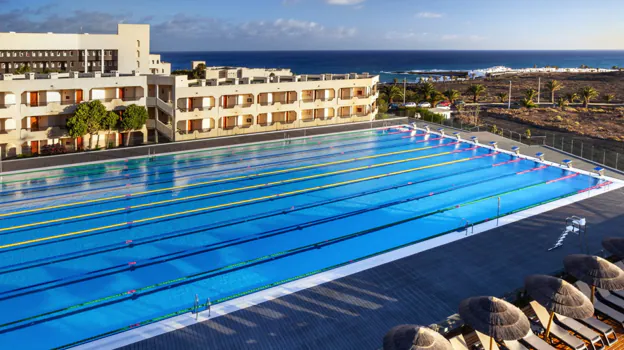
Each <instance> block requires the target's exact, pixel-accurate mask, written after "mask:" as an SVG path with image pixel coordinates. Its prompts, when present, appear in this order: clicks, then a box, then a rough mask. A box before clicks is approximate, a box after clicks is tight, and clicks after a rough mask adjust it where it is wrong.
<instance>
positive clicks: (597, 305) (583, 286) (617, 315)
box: [574, 281, 624, 326]
mask: <svg viewBox="0 0 624 350" xmlns="http://www.w3.org/2000/svg"><path fill="white" fill-rule="evenodd" d="M574 285H575V286H576V288H578V289H579V290H580V291H581V293H583V294H585V296H587V297H588V298H589V297H591V289H590V288H589V286H588V285H587V283H585V282H581V281H576V282H575V283H574ZM594 309H596V311H598V312H600V313H601V314H603V315H605V316H607V317H609V318H610V319H612V320H614V321H615V322H618V323H620V324H622V325H623V326H624V314H623V313H621V312H619V311H617V310H615V309H613V308H612V307H610V306H608V305H606V304H604V303H603V302H601V301H600V300H598V299H596V298H594Z"/></svg>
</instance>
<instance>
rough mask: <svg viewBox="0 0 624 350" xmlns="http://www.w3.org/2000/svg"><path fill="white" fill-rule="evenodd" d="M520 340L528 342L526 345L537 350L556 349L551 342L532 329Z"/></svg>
mask: <svg viewBox="0 0 624 350" xmlns="http://www.w3.org/2000/svg"><path fill="white" fill-rule="evenodd" d="M520 342H521V343H526V345H528V346H529V347H531V348H534V349H536V350H555V348H554V347H552V346H550V344H548V343H547V342H545V341H544V339H542V338H540V337H538V336H537V335H535V334H533V332H531V331H530V330H529V333H527V335H526V336H524V338H522V339H521V340H520Z"/></svg>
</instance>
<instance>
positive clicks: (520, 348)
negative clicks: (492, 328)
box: [503, 340, 529, 350]
mask: <svg viewBox="0 0 624 350" xmlns="http://www.w3.org/2000/svg"><path fill="white" fill-rule="evenodd" d="M503 344H505V347H506V348H507V349H509V350H529V348H527V347H526V346H524V345H523V344H522V343H520V342H519V341H517V340H503Z"/></svg>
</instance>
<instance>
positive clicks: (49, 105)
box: [21, 101, 76, 117]
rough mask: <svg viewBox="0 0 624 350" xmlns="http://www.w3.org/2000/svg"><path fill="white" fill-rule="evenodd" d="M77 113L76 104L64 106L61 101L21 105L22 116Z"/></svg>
mask: <svg viewBox="0 0 624 350" xmlns="http://www.w3.org/2000/svg"><path fill="white" fill-rule="evenodd" d="M75 111H76V104H64V103H62V102H61V101H51V102H38V103H27V104H26V103H24V104H22V105H21V113H22V116H25V117H27V116H43V115H56V114H71V113H74V112H75Z"/></svg>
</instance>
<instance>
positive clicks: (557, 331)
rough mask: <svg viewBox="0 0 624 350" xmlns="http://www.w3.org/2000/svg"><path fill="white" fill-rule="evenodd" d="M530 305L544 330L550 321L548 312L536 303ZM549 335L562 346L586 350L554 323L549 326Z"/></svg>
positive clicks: (580, 342)
mask: <svg viewBox="0 0 624 350" xmlns="http://www.w3.org/2000/svg"><path fill="white" fill-rule="evenodd" d="M530 304H531V308H532V309H533V311H535V315H536V316H537V319H538V320H539V322H540V323H541V325H542V327H544V329H546V327H547V326H548V320H549V319H550V314H549V313H548V310H546V309H545V308H544V307H543V306H541V305H540V304H538V303H537V302H536V301H532V302H531V303H530ZM550 334H551V335H554V336H555V337H556V338H557V339H559V340H561V341H562V342H563V343H564V344H566V345H567V346H569V347H571V348H572V349H574V350H583V349H585V350H586V349H587V346H586V345H585V343H584V342H583V341H582V340H580V339H579V338H577V337H575V336H573V335H571V334H570V333H568V331H566V330H565V329H563V328H561V327H560V326H559V325H558V324H557V323H555V322H553V323H552V324H551V325H550ZM598 338H600V337H598Z"/></svg>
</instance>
